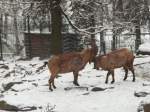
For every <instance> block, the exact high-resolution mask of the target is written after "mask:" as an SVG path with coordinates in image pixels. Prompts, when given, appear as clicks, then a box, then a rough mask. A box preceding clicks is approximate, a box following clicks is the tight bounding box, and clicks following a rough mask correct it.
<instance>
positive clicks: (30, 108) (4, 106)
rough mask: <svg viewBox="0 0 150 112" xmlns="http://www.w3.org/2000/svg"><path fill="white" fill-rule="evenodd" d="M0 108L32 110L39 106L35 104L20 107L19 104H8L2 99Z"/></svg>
mask: <svg viewBox="0 0 150 112" xmlns="http://www.w3.org/2000/svg"><path fill="white" fill-rule="evenodd" d="M0 110H6V111H15V112H18V111H24V112H25V111H27V112H28V111H32V110H37V107H35V106H27V107H23V108H19V107H17V106H14V105H10V104H8V103H7V102H6V101H3V100H2V101H0Z"/></svg>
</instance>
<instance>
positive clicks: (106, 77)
mask: <svg viewBox="0 0 150 112" xmlns="http://www.w3.org/2000/svg"><path fill="white" fill-rule="evenodd" d="M109 75H110V71H108V73H107V76H106V81H105V83H106V84H107V83H108V77H109Z"/></svg>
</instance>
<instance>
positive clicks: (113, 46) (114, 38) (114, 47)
mask: <svg viewBox="0 0 150 112" xmlns="http://www.w3.org/2000/svg"><path fill="white" fill-rule="evenodd" d="M112 39H113V40H112V49H111V50H112V51H114V50H115V49H116V33H115V31H114V32H113V37H112Z"/></svg>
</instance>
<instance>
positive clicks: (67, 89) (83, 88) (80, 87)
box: [64, 86, 88, 91]
mask: <svg viewBox="0 0 150 112" xmlns="http://www.w3.org/2000/svg"><path fill="white" fill-rule="evenodd" d="M74 89H79V90H86V91H88V87H82V86H79V87H66V88H64V90H66V91H69V90H74Z"/></svg>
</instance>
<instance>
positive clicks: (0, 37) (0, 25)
mask: <svg viewBox="0 0 150 112" xmlns="http://www.w3.org/2000/svg"><path fill="white" fill-rule="evenodd" d="M2 21H3V15H2V14H1V15H0V56H1V57H0V60H3V46H2Z"/></svg>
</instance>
